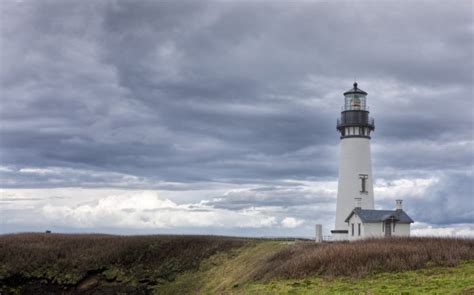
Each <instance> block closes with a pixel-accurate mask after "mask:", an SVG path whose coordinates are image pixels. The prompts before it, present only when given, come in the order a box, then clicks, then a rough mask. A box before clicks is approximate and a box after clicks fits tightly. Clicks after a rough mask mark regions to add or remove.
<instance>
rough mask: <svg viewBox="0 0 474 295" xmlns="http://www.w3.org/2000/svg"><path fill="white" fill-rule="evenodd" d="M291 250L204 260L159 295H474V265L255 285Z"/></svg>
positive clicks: (269, 246) (274, 247) (262, 247)
mask: <svg viewBox="0 0 474 295" xmlns="http://www.w3.org/2000/svg"><path fill="white" fill-rule="evenodd" d="M285 247H287V243H285V242H276V241H261V242H256V243H254V244H252V245H248V246H246V247H243V248H237V249H233V250H231V251H230V252H225V253H219V254H216V255H214V256H212V257H210V258H209V259H206V260H204V261H203V262H202V263H201V266H200V267H199V269H198V270H197V271H190V272H186V273H184V274H182V275H179V276H177V277H176V279H175V281H173V282H170V283H167V284H165V285H160V286H158V287H157V288H156V289H155V294H474V260H470V261H464V262H461V263H460V264H459V265H458V266H456V267H428V268H423V269H419V270H414V271H403V272H387V273H377V274H370V275H367V276H365V277H363V278H354V277H336V278H333V279H331V278H327V277H321V276H311V277H307V278H302V279H290V280H287V279H272V280H270V281H256V282H255V279H256V278H257V277H258V276H259V273H258V272H259V271H260V269H259V265H261V264H262V263H263V262H264V261H265V260H266V259H268V258H269V257H271V256H272V255H274V254H275V253H278V252H279V251H280V250H281V249H284V248H285Z"/></svg>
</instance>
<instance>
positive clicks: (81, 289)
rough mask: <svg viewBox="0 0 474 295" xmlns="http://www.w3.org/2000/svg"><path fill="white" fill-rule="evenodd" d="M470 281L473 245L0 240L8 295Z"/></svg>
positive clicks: (468, 287)
mask: <svg viewBox="0 0 474 295" xmlns="http://www.w3.org/2000/svg"><path fill="white" fill-rule="evenodd" d="M473 282H474V240H463V239H447V238H444V239H442V238H396V239H395V238H394V239H384V240H367V241H360V242H353V243H344V242H340V243H325V244H315V243H312V242H308V241H298V242H294V241H285V240H271V239H245V238H233V237H216V236H111V235H66V234H33V233H31V234H14V235H3V236H0V291H2V294H3V293H8V292H11V293H24V294H28V293H35V294H46V293H48V294H50V293H59V292H61V293H63V294H73V293H74V294H78V293H82V294H94V293H95V292H107V291H109V292H112V293H113V292H117V291H121V292H125V293H130V294H150V293H155V294H177V293H180V294H187V293H193V294H196V293H205V294H209V293H210V294H212V293H217V294H221V293H256V294H270V293H288V292H290V293H291V292H297V293H305V294H311V293H314V292H316V291H317V292H318V293H326V292H327V293H333V292H344V291H347V292H367V291H370V292H372V293H375V294H379V293H384V292H389V291H390V290H397V292H399V291H400V290H402V289H403V288H405V289H407V290H408V291H409V290H418V291H419V292H424V291H427V292H428V291H429V290H432V291H433V290H438V291H439V292H442V290H447V292H448V291H449V292H453V291H457V292H466V293H469V292H472V291H474V283H473ZM443 288H444V289H443ZM442 293H443V292H442Z"/></svg>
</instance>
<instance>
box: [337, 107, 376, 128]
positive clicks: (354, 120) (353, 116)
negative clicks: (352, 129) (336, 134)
mask: <svg viewBox="0 0 474 295" xmlns="http://www.w3.org/2000/svg"><path fill="white" fill-rule="evenodd" d="M347 126H362V127H369V128H370V129H372V130H373V129H374V128H375V121H374V118H371V117H369V112H364V111H362V112H361V111H345V112H342V113H341V118H339V119H337V129H339V128H341V127H347Z"/></svg>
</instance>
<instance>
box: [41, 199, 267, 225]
mask: <svg viewBox="0 0 474 295" xmlns="http://www.w3.org/2000/svg"><path fill="white" fill-rule="evenodd" d="M42 214H43V216H44V218H46V219H47V220H50V221H53V222H57V223H60V225H67V226H73V227H83V228H90V227H100V226H107V227H118V228H156V229H160V228H170V227H237V228H259V227H270V226H272V225H274V224H276V219H275V217H273V216H268V215H265V214H264V213H263V212H260V211H259V210H256V209H247V210H240V211H229V210H223V209H215V208H212V207H209V206H206V205H203V204H182V205H178V204H176V203H174V202H172V201H170V200H168V199H162V198H160V197H159V196H158V195H157V193H154V192H142V193H139V194H132V195H128V194H123V195H118V196H107V197H105V198H101V199H99V200H98V201H97V202H94V203H89V204H82V205H78V206H55V205H49V204H48V205H46V206H44V207H43V208H42Z"/></svg>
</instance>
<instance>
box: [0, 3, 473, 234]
mask: <svg viewBox="0 0 474 295" xmlns="http://www.w3.org/2000/svg"><path fill="white" fill-rule="evenodd" d="M0 10H1V12H0V13H1V15H2V26H0V47H1V48H0V49H1V50H0V62H1V65H2V66H1V69H0V90H1V91H0V101H1V106H2V107H1V108H0V139H1V140H0V151H1V155H2V157H1V166H0V187H1V188H5V189H10V190H21V189H24V190H28V189H33V190H34V189H36V193H37V194H42V193H43V192H44V191H47V190H51V191H53V190H54V189H61V188H84V190H82V193H79V192H77V193H76V192H74V193H72V192H71V191H69V192H68V194H69V193H70V195H67V198H66V199H65V200H56V203H48V202H47V201H35V202H36V203H35V204H36V205H35V204H33V203H31V204H29V205H28V207H26V206H25V208H28V209H23V208H18V207H15V206H16V205H14V204H15V203H19V202H17V201H8V202H9V203H8V204H6V203H7V202H6V201H5V202H4V203H3V204H4V205H2V207H3V208H1V209H2V210H3V211H2V212H4V214H8V215H4V216H8V217H4V219H7V218H8V220H10V221H12V222H13V221H18V222H20V221H21V222H22V220H23V218H22V216H21V214H25V212H28V214H36V215H35V216H41V215H38V214H40V213H39V211H38V210H39V209H38V208H42V207H38V206H40V205H38V204H41V206H45V207H46V208H49V209H50V210H52V211H54V210H56V211H54V212H56V213H55V214H58V216H68V217H67V218H68V220H69V221H70V222H71V223H72V224H76V225H80V224H81V222H83V221H82V220H83V219H81V218H82V217H79V216H80V215H81V214H82V215H84V214H98V213H97V212H99V211H100V210H103V209H101V207H100V206H99V203H100V200H103V201H102V202H106V201H105V200H106V197H110V196H112V195H115V193H113V194H109V195H102V194H101V195H100V198H99V197H97V198H94V197H93V196H89V195H87V194H89V193H93V192H97V191H98V190H97V189H98V188H105V189H106V190H110V191H112V190H116V191H115V192H117V191H121V190H137V191H141V190H158V191H160V196H162V198H163V200H169V201H171V202H173V203H175V204H176V206H178V207H177V208H175V209H176V210H178V209H179V210H178V211H179V212H182V213H183V214H184V212H187V214H190V215H192V216H200V215H199V214H204V213H198V212H197V211H196V212H195V211H193V210H191V209H189V208H187V209H186V208H184V207H179V206H184V205H185V204H188V205H189V204H200V206H204V207H203V208H212V210H215V211H216V212H220V213H216V214H217V215H219V214H221V213H224V212H225V213H229V212H237V213H238V214H237V213H235V214H237V215H235V216H236V217H235V218H236V220H237V216H240V217H239V218H243V219H245V218H247V217H246V216H245V215H242V214H243V212H247V213H246V214H249V216H250V217H249V218H250V219H249V220H254V219H252V218H256V217H252V214H257V213H252V214H251V213H250V212H253V211H251V210H256V209H252V208H260V209H258V210H263V209H262V208H266V209H265V210H267V211H266V212H267V213H268V212H269V210H270V211H271V212H272V213H271V214H270V213H268V214H270V215H271V216H273V217H275V220H274V222H275V226H276V225H279V224H281V221H282V220H284V218H286V217H288V218H295V219H296V220H304V221H305V223H304V224H301V226H298V227H296V228H295V230H299V229H301V228H304V227H305V226H307V225H309V224H312V223H314V222H318V223H323V224H325V227H328V228H329V227H330V226H331V225H330V224H331V223H332V221H331V218H333V215H332V214H333V210H334V208H335V206H334V204H333V203H332V202H333V201H332V200H333V199H334V196H335V188H334V184H335V183H336V180H337V167H338V165H337V162H338V143H339V137H338V134H337V132H336V130H335V119H336V117H337V116H338V115H339V112H340V107H341V105H342V100H343V98H342V92H343V91H345V90H346V89H348V88H349V87H350V85H351V84H352V82H353V81H352V80H353V78H354V76H355V77H356V78H357V79H358V80H359V85H360V87H362V88H363V89H364V90H366V91H367V92H368V93H369V96H368V104H369V106H370V111H371V115H373V116H374V117H375V119H376V121H375V122H376V132H375V133H374V136H373V138H372V147H373V163H374V169H373V170H374V174H375V178H376V180H377V184H376V185H377V187H376V196H375V197H376V203H377V204H379V206H380V207H384V208H386V207H388V208H390V207H392V206H393V204H392V203H393V198H398V197H402V198H403V199H405V205H406V208H407V210H408V212H409V213H410V215H413V216H414V217H415V219H417V220H419V221H421V222H424V223H426V224H430V225H439V226H448V225H452V224H470V223H472V222H473V221H472V218H471V217H470V216H472V212H473V209H472V206H471V204H472V202H471V198H472V195H473V192H472V185H470V183H472V182H473V177H472V165H473V161H472V160H473V159H472V147H473V142H474V141H473V136H472V109H473V101H472V99H471V98H472V93H473V86H472V80H473V73H472V68H473V67H474V65H473V63H474V57H473V52H474V50H473V37H472V24H473V19H472V14H471V13H470V11H471V7H470V4H468V2H462V1H459V2H456V3H454V4H452V3H450V4H446V3H444V2H436V3H429V4H426V3H415V2H410V3H396V2H393V3H376V2H374V3H364V5H359V4H355V3H352V2H350V1H348V2H337V3H329V2H328V3H322V2H295V3H287V2H275V3H273V2H272V3H263V2H262V3H250V2H247V1H244V2H237V1H236V2H233V1H230V2H226V1H225V2H215V1H200V2H188V1H185V2H172V1H164V2H163V1H161V2H156V1H141V2H139V3H135V2H128V1H124V2H119V1H102V2H97V1H89V0H86V1H80V2H74V3H69V2H68V3H66V2H63V1H57V0H56V1H55V0H53V1H41V2H34V1H24V2H19V1H3V2H2V5H1V6H0ZM355 27H356V28H357V30H356V31H355V30H354V28H355ZM348 44H350V45H348ZM78 191H79V190H78ZM162 194H163V195H162ZM52 195H54V194H52ZM52 195H51V196H52ZM56 195H57V194H56ZM36 197H37V196H35V195H34V194H32V195H29V197H28V198H36ZM71 198H72V199H74V200H76V201H74V202H72V201H71V200H70V199H71ZM143 198H144V201H146V200H148V199H147V198H148V197H147V196H143ZM119 200H120V198H119ZM63 201H64V202H63ZM86 201H91V202H93V203H91V204H94V205H91V204H89V205H78V203H80V202H86ZM22 202H26V201H22ZM68 202H69V203H68ZM94 202H97V203H94ZM123 202H125V201H123ZM137 202H138V199H137ZM440 204H442V206H441V205H440ZM81 206H82V207H81ZM87 206H89V207H87ZM98 206H99V207H98ZM76 207H77V208H80V209H77V208H76ZM5 208H7V209H5ZM122 209H124V210H125V211H120V210H118V211H116V212H115V211H114V212H112V213H110V214H109V217H108V218H110V219H111V220H119V218H118V216H121V214H126V213H127V214H128V213H129V214H131V215H133V216H135V215H134V214H138V213H137V212H139V211H140V210H138V209H137V208H125V207H124V208H122ZM129 209H130V210H129ZM201 209H202V208H201ZM7 210H10V211H8V212H7ZM24 210H27V211H24ZM81 210H82V211H81ZM88 210H90V213H87V212H89V211H88ZM134 210H135V211H134ZM136 210H138V211H136ZM160 210H161V209H160ZM163 210H164V209H163ZM166 210H168V209H166ZM166 210H165V211H166ZM187 210H188V211H189V212H188V211H187ZM94 212H95V213H94ZM121 212H122V213H121ZM140 212H141V211H140ZM140 214H142V213H140ZM140 214H138V215H136V216H135V217H133V218H132V220H129V219H127V218H128V217H127V218H125V217H124V220H128V221H129V222H130V224H143V226H148V225H150V224H153V222H156V224H165V225H166V224H168V223H166V222H165V221H164V220H162V219H156V218H157V217H156V216H148V214H151V213H143V214H144V215H145V217H146V218H145V220H147V221H141V219H140V217H139V216H141V215H140ZM193 214H194V215H193ZM239 214H240V215H239ZM53 215H54V214H53ZM229 215H230V216H233V215H232V214H230V213H229ZM270 215H269V216H270ZM94 216H96V215H94ZM206 216H207V217H206V218H207V219H212V218H211V217H209V216H212V214H210V213H207V215H206ZM219 216H220V215H219ZM114 218H115V219H114ZM163 218H164V217H163ZM215 218H216V220H221V219H219V218H220V217H215ZM92 220H94V219H92ZM120 220H121V219H120ZM223 220H224V219H223ZM236 220H235V223H238V222H237V221H236ZM86 221H87V220H86ZM128 221H127V222H128ZM84 222H85V221H84ZM117 222H119V221H117ZM123 222H124V223H123V224H122V225H123V226H126V225H127V224H128V223H126V222H125V221H123ZM222 222H223V224H230V223H226V222H227V221H222ZM249 222H250V221H249ZM252 222H256V223H255V224H259V223H258V219H255V220H254V221H252ZM268 222H270V221H268ZM178 223H179V222H178ZM270 223H271V222H270ZM94 224H96V223H94ZM97 224H99V222H98V221H97ZM147 224H148V225H147ZM180 224H183V226H186V224H187V223H186V222H184V221H180ZM250 224H253V223H250ZM326 224H327V226H326ZM127 226H128V225H127ZM280 230H282V229H281V228H280ZM311 231H312V227H311ZM239 233H240V232H239Z"/></svg>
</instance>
